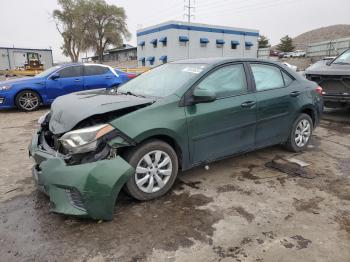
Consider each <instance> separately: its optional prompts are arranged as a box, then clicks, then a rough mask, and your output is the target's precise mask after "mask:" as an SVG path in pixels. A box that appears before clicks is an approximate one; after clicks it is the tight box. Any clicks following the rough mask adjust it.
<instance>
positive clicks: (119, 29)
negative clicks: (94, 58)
mask: <svg viewBox="0 0 350 262" xmlns="http://www.w3.org/2000/svg"><path fill="white" fill-rule="evenodd" d="M89 5H90V11H89V13H88V20H89V21H88V24H89V30H88V37H87V43H88V46H89V47H90V48H91V49H92V50H93V51H94V52H95V53H96V55H98V57H99V60H100V61H103V53H104V51H105V50H106V48H108V47H110V46H116V47H118V46H122V44H123V39H126V40H128V39H129V38H130V33H129V31H128V29H127V24H126V15H125V11H124V8H122V7H117V6H115V5H109V4H107V3H106V2H105V1H104V0H90V1H89Z"/></svg>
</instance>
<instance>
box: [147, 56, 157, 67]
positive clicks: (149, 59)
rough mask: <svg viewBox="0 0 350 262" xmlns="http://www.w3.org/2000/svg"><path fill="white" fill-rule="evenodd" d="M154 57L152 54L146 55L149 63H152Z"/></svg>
mask: <svg viewBox="0 0 350 262" xmlns="http://www.w3.org/2000/svg"><path fill="white" fill-rule="evenodd" d="M154 59H155V57H154V56H149V57H147V61H148V62H149V64H150V65H153V64H154Z"/></svg>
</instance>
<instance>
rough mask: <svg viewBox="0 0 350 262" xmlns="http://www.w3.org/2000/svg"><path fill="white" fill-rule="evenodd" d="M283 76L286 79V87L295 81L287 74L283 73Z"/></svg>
mask: <svg viewBox="0 0 350 262" xmlns="http://www.w3.org/2000/svg"><path fill="white" fill-rule="evenodd" d="M282 76H283V79H284V85H285V86H289V85H290V84H291V83H292V82H293V79H292V78H291V77H290V76H289V75H287V74H286V73H285V72H283V71H282Z"/></svg>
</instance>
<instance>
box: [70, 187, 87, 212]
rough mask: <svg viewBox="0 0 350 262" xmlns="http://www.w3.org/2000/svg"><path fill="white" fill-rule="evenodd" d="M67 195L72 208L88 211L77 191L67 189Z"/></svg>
mask: <svg viewBox="0 0 350 262" xmlns="http://www.w3.org/2000/svg"><path fill="white" fill-rule="evenodd" d="M66 193H67V196H68V198H69V201H70V203H71V205H72V206H74V207H75V208H77V209H80V210H82V211H86V208H85V204H84V200H83V197H82V195H81V194H80V192H79V191H78V190H77V189H75V188H69V189H66Z"/></svg>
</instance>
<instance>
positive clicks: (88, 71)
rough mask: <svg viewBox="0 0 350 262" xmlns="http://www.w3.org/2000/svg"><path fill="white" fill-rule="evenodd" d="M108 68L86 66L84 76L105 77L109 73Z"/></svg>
mask: <svg viewBox="0 0 350 262" xmlns="http://www.w3.org/2000/svg"><path fill="white" fill-rule="evenodd" d="M109 71H110V70H109V68H108V67H104V66H98V65H86V66H84V76H94V75H103V74H106V73H107V72H109Z"/></svg>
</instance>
